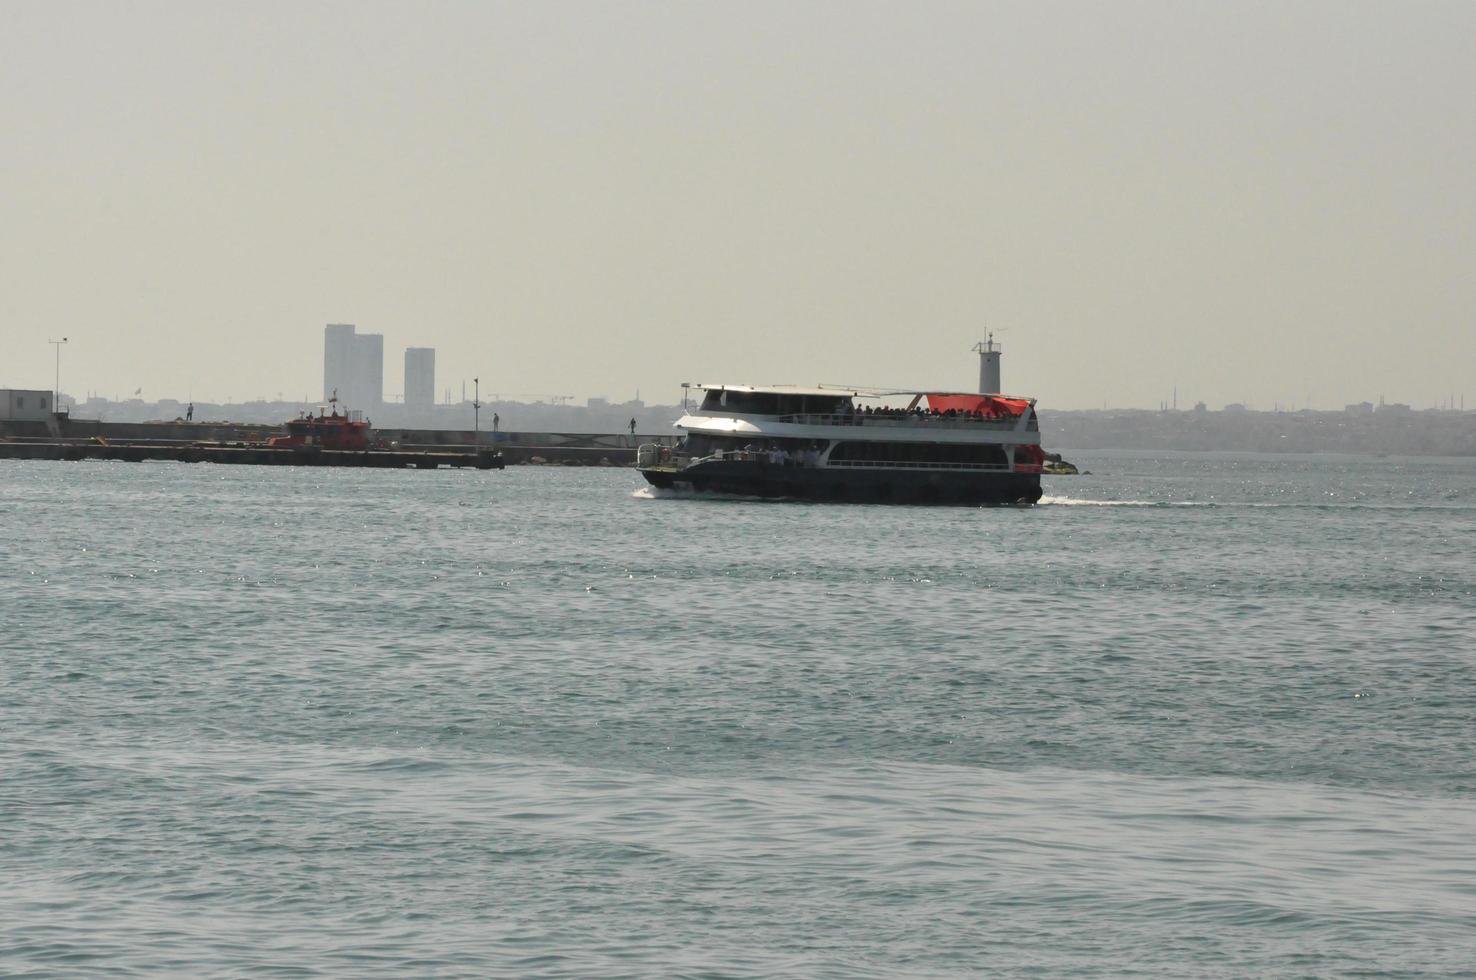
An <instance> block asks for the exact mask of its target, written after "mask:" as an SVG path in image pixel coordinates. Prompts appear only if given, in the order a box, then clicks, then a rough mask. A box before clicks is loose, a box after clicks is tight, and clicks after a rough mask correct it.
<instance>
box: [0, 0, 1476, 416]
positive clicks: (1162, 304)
mask: <svg viewBox="0 0 1476 980" xmlns="http://www.w3.org/2000/svg"><path fill="white" fill-rule="evenodd" d="M1473 93H1476V3H1472V2H1470V0H1459V2H1449V3H1434V2H1428V3H1420V2H1414V3H1410V2H1401V3H1368V2H1356V0H1337V2H1288V0H1277V2H1271V3H1209V2H1204V3H1198V2H1182V0H1174V2H1164V3H1140V2H1123V0H1114V2H1110V3H1108V2H1091V3H1087V2H1072V3H1050V2H1039V0H1031V2H1020V3H1008V4H1005V3H987V2H972V3H918V2H906V3H904V2H895V3H887V4H872V3H860V2H844V3H812V2H803V0H788V2H778V3H760V2H752V0H746V2H732V3H721V4H719V3H700V2H667V3H636V2H618V3H617V2H608V3H573V2H538V3H534V2H525V3H515V4H496V3H490V2H484V0H479V2H473V3H427V2H415V3H410V2H404V3H397V4H380V3H366V2H362V0H356V2H351V3H305V2H260V0H254V2H251V3H237V4H222V3H205V2H192V3H183V2H181V3H148V2H138V0H128V2H112V3H58V2H54V0H48V2H45V3H29V2H17V0H5V2H4V3H3V4H0V385H3V386H14V387H49V386H50V385H51V381H52V367H53V360H52V354H53V352H52V348H51V347H50V346H48V345H47V343H46V341H47V339H48V338H52V337H60V336H62V335H66V336H69V337H70V338H71V341H72V342H71V344H70V345H69V346H68V347H67V348H66V349H65V351H64V352H63V355H62V387H63V389H64V390H67V391H69V392H72V393H74V394H79V395H80V394H82V393H83V392H85V391H87V390H98V391H100V392H101V393H103V394H107V395H109V396H111V395H113V394H129V393H131V392H132V391H133V390H134V389H135V388H139V387H141V388H142V389H143V391H144V396H145V397H147V398H150V399H154V398H159V397H178V398H185V397H187V396H193V397H194V398H197V399H211V400H223V399H226V398H231V399H238V400H239V399H244V398H252V397H259V396H266V397H275V396H276V395H277V393H278V392H281V393H282V394H283V395H285V396H286V397H288V398H299V397H302V396H303V395H304V394H306V395H308V396H309V397H311V398H316V397H318V395H319V393H320V388H321V383H322V382H321V379H322V348H323V325H324V324H325V323H328V322H330V321H333V322H336V321H343V322H351V323H355V324H357V325H358V326H359V329H360V330H361V331H365V332H377V333H382V334H384V337H385V354H386V356H385V360H386V364H385V388H386V393H387V395H393V394H397V393H398V392H400V391H401V373H402V370H401V369H402V364H403V361H402V358H403V350H404V348H405V347H406V346H412V345H426V346H433V347H435V348H437V351H438V387H439V388H442V389H444V388H446V387H452V388H454V389H455V390H456V393H457V394H459V393H460V383H461V380H462V379H463V378H468V379H469V378H470V377H471V376H472V375H474V374H480V376H481V378H482V381H483V392H484V393H486V392H498V393H511V394H517V395H519V396H523V397H526V396H533V395H544V396H546V395H549V394H569V395H574V396H576V397H579V398H583V397H585V396H589V395H608V396H611V397H614V398H618V399H624V398H628V397H630V396H631V395H633V394H634V392H635V391H636V389H637V388H639V389H640V392H641V395H642V397H643V398H645V399H646V400H647V401H653V402H654V401H667V402H670V401H675V400H677V399H679V397H680V393H679V390H678V385H679V383H680V382H682V381H686V380H726V381H738V382H760V383H764V382H793V383H804V384H812V383H816V382H839V383H851V384H874V385H890V384H895V385H899V386H920V387H926V386H933V387H948V388H964V389H968V388H972V387H973V385H974V383H975V380H976V376H977V367H976V364H977V361H976V359H975V357H974V355H972V354H970V353H969V347H970V346H971V345H972V344H973V343H974V342H975V341H976V340H979V339H981V338H982V336H983V334H984V332H985V330H986V329H988V328H990V327H993V328H995V329H997V330H1002V331H1004V332H1002V333H1000V334H999V335H998V337H999V339H1000V340H1001V341H1002V342H1003V344H1004V347H1005V355H1004V379H1005V381H1004V386H1005V388H1006V389H1007V390H1009V391H1014V392H1020V393H1024V394H1030V395H1035V396H1037V397H1039V398H1040V399H1041V400H1042V402H1043V407H1051V406H1055V407H1061V408H1071V407H1093V406H1097V407H1100V406H1101V405H1102V404H1103V403H1104V402H1107V403H1110V404H1112V405H1114V406H1126V405H1137V406H1144V407H1149V406H1156V405H1157V404H1158V402H1159V401H1160V400H1162V399H1167V398H1168V397H1170V393H1171V389H1172V386H1173V385H1174V384H1175V383H1177V385H1178V388H1179V400H1180V405H1181V406H1186V405H1188V404H1191V403H1192V402H1193V401H1194V400H1195V399H1200V398H1202V399H1204V400H1205V401H1207V402H1208V403H1209V404H1210V405H1211V406H1212V407H1219V405H1221V404H1223V403H1225V402H1229V401H1242V400H1244V401H1249V402H1251V403H1253V404H1255V405H1256V406H1257V407H1264V408H1270V407H1271V406H1272V404H1273V403H1275V402H1280V403H1282V404H1283V405H1285V404H1288V403H1293V404H1295V405H1297V406H1298V407H1300V406H1301V405H1303V404H1304V403H1305V400H1306V398H1307V397H1308V396H1310V397H1311V400H1312V403H1313V404H1314V405H1315V406H1318V407H1341V405H1342V404H1343V403H1344V402H1347V401H1355V400H1362V399H1364V398H1369V399H1373V400H1377V398H1378V397H1379V396H1380V395H1384V396H1386V397H1387V398H1388V399H1389V400H1391V401H1393V400H1399V401H1408V402H1411V403H1413V404H1415V405H1416V406H1417V407H1424V406H1428V405H1430V404H1431V403H1432V402H1433V401H1434V400H1435V399H1437V398H1440V399H1444V398H1445V397H1447V396H1449V395H1450V394H1451V393H1452V392H1454V393H1456V394H1457V396H1459V395H1460V393H1461V392H1463V391H1464V392H1465V393H1466V394H1467V395H1468V396H1469V397H1470V399H1471V403H1472V406H1473V407H1476V383H1473V380H1472V379H1473V366H1476V95H1473Z"/></svg>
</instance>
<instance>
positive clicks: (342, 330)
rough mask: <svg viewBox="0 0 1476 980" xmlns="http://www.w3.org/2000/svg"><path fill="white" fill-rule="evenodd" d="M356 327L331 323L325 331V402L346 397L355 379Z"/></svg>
mask: <svg viewBox="0 0 1476 980" xmlns="http://www.w3.org/2000/svg"><path fill="white" fill-rule="evenodd" d="M353 357H354V325H353V324H352V323H330V324H328V329H326V330H324V331H323V400H324V401H327V400H328V399H330V398H332V397H333V393H334V392H335V391H336V392H338V394H339V396H340V397H346V396H347V395H348V392H349V388H350V385H351V382H350V379H351V378H352V377H353V371H354V367H353Z"/></svg>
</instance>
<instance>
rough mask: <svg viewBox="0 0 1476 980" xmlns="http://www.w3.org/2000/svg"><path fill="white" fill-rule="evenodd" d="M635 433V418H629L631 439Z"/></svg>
mask: <svg viewBox="0 0 1476 980" xmlns="http://www.w3.org/2000/svg"><path fill="white" fill-rule="evenodd" d="M635 434H636V420H635V419H631V420H630V437H631V438H632V439H634V438H635Z"/></svg>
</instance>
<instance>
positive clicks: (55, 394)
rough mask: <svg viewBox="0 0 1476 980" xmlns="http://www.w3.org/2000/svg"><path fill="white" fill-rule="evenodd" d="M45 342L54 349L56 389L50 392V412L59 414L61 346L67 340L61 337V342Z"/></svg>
mask: <svg viewBox="0 0 1476 980" xmlns="http://www.w3.org/2000/svg"><path fill="white" fill-rule="evenodd" d="M46 342H47V343H48V344H51V345H52V346H53V347H55V348H56V387H55V388H53V389H52V390H51V410H52V411H53V412H60V411H61V349H62V344H65V343H66V342H67V338H65V337H63V338H62V339H61V340H48V341H46Z"/></svg>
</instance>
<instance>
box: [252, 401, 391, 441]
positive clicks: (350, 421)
mask: <svg viewBox="0 0 1476 980" xmlns="http://www.w3.org/2000/svg"><path fill="white" fill-rule="evenodd" d="M369 434H370V429H369V422H368V420H367V419H365V418H364V413H363V412H359V411H353V412H351V411H349V410H348V409H344V411H343V414H339V411H338V392H337V391H335V392H334V393H333V397H332V398H330V399H328V407H327V408H323V407H319V409H318V414H317V415H313V414H312V413H311V412H307V413H304V414H303V415H302V416H300V417H299V418H295V419H292V420H290V421H289V422H288V423H287V434H286V435H285V436H272V437H271V438H270V439H268V440H267V445H268V446H275V447H279V448H282V449H307V448H313V449H336V450H345V451H348V452H364V451H366V450H368V449H370V448H371V446H370V440H369Z"/></svg>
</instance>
